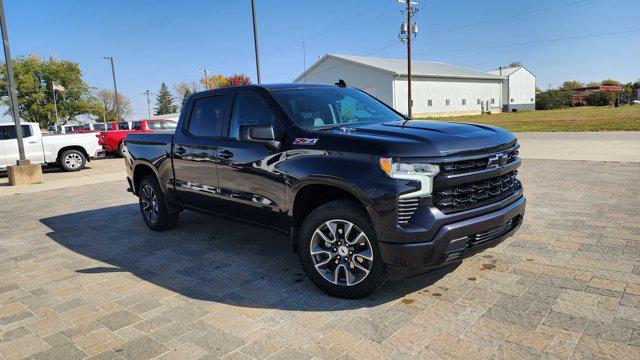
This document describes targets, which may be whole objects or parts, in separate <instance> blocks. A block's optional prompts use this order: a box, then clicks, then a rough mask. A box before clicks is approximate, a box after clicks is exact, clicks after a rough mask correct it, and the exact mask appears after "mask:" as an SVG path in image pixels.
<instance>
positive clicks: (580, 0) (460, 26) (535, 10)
mask: <svg viewBox="0 0 640 360" xmlns="http://www.w3.org/2000/svg"><path fill="white" fill-rule="evenodd" d="M587 1H593V0H576V1H570V2H566V3H562V4H556V5H554V6H548V7H544V8H538V9H533V10H528V11H523V12H520V13H516V14H512V15H507V16H501V17H496V18H492V19H487V20H481V21H476V22H473V23H467V24H464V25H457V26H452V27H448V28H442V29H436V30H433V31H429V34H437V33H441V32H445V31H452V30H460V29H467V28H470V27H475V26H478V25H484V24H489V23H492V22H498V21H502V20H507V19H512V18H517V17H521V16H526V15H531V14H535V13H538V12H543V11H547V10H553V9H557V8H560V7H565V6H569V5H574V4H578V3H584V2H587Z"/></svg>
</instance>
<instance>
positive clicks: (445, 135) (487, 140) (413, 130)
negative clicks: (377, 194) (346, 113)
mask: <svg viewBox="0 0 640 360" xmlns="http://www.w3.org/2000/svg"><path fill="white" fill-rule="evenodd" d="M332 132H335V133H342V134H343V135H344V136H349V137H358V138H362V139H371V140H374V141H375V142H376V143H378V144H380V143H382V144H383V145H384V147H385V148H386V150H387V151H388V154H389V155H391V156H398V157H438V156H450V155H464V154H471V153H476V152H482V151H493V150H498V149H503V148H506V147H509V146H512V145H513V144H515V142H516V137H515V136H514V135H513V134H512V133H511V132H509V131H507V130H505V129H502V128H499V127H495V126H489V125H481V124H465V123H455V122H440V121H428V120H411V121H406V122H403V121H393V122H386V123H376V124H362V125H355V124H354V125H353V126H346V127H345V128H341V129H336V130H333V131H332Z"/></svg>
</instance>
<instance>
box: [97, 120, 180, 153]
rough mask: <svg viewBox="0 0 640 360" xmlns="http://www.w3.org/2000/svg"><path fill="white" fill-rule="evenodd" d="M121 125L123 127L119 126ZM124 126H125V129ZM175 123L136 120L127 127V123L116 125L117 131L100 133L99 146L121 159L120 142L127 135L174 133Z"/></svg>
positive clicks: (169, 121) (170, 121)
mask: <svg viewBox="0 0 640 360" xmlns="http://www.w3.org/2000/svg"><path fill="white" fill-rule="evenodd" d="M121 124H123V125H121ZM124 124H126V125H127V126H126V127H125V126H124ZM176 125H177V123H176V122H175V121H173V120H160V119H159V120H138V121H132V122H131V125H130V126H129V124H128V123H126V122H122V123H118V129H119V130H109V131H101V132H100V137H99V139H100V144H101V145H102V148H103V149H104V150H105V151H106V152H110V153H113V152H116V153H117V154H118V155H120V157H123V156H124V154H123V152H122V140H124V138H125V137H126V136H127V134H131V133H138V132H153V131H174V130H175V129H176Z"/></svg>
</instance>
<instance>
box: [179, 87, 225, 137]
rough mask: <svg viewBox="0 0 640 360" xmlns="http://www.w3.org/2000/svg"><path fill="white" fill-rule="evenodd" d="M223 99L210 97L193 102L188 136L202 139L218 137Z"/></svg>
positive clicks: (221, 97) (222, 112) (222, 97)
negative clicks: (201, 137)
mask: <svg viewBox="0 0 640 360" xmlns="http://www.w3.org/2000/svg"><path fill="white" fill-rule="evenodd" d="M225 99H226V98H225V96H211V97H206V98H201V99H197V100H195V101H194V103H193V108H192V109H191V118H190V119H189V128H188V132H189V134H191V135H194V136H203V137H216V136H219V135H220V128H221V125H222V118H223V117H224V104H225Z"/></svg>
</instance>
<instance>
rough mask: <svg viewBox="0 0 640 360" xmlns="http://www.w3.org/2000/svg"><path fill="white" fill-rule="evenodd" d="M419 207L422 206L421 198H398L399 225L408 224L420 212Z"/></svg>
mask: <svg viewBox="0 0 640 360" xmlns="http://www.w3.org/2000/svg"><path fill="white" fill-rule="evenodd" d="M418 205H420V198H419V197H411V198H398V224H400V225H403V224H406V223H408V222H409V219H411V217H412V216H413V214H414V213H415V212H416V210H418Z"/></svg>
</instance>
